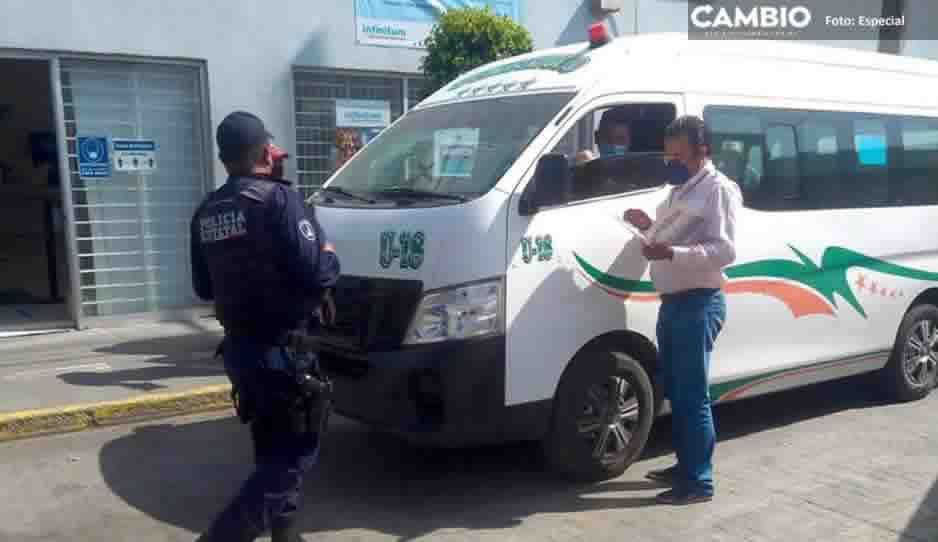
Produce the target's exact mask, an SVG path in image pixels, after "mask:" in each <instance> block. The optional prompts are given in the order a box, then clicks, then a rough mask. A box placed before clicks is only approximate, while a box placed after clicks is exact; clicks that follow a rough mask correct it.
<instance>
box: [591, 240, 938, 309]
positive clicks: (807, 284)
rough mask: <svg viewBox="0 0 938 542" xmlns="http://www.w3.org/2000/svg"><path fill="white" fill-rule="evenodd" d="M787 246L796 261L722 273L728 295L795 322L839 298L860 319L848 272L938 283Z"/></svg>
mask: <svg viewBox="0 0 938 542" xmlns="http://www.w3.org/2000/svg"><path fill="white" fill-rule="evenodd" d="M789 248H791V250H792V251H793V252H794V253H795V255H796V256H797V257H798V259H799V260H800V261H794V260H781V259H770V260H759V261H755V262H749V263H745V264H740V265H735V266H732V267H730V268H728V269H727V270H726V276H727V278H728V279H729V281H728V283H727V285H726V286H725V288H724V291H725V292H726V293H727V294H757V295H766V296H769V297H773V298H775V299H778V300H779V301H781V302H782V303H784V304H785V305H786V306H787V307H788V309H789V310H790V311H791V313H792V315H793V316H794V317H795V318H800V317H803V316H808V315H812V314H820V315H830V316H833V315H834V314H835V310H836V309H837V299H836V298H837V297H838V296H839V297H840V298H841V299H843V300H844V301H846V302H847V303H848V304H849V305H850V306H851V307H853V309H854V310H856V311H857V312H858V313H859V314H860V315H861V316H863V317H864V318H866V317H867V314H866V311H865V310H864V309H863V306H862V305H861V304H860V301H859V300H858V299H857V297H856V294H855V293H854V291H853V289H851V287H850V284H849V282H848V280H847V270H848V269H850V268H852V267H859V268H863V269H866V270H869V271H875V272H879V273H884V274H888V275H893V276H897V277H903V278H908V279H914V280H924V281H930V282H938V273H936V272H932V271H924V270H920V269H914V268H910V267H904V266H901V265H896V264H893V263H890V262H887V261H885V260H879V259H876V258H872V257H869V256H866V255H864V254H860V253H859V252H855V251H852V250H850V249H846V248H841V247H830V248H828V249H827V250H825V251H824V254H823V256H822V258H821V265H820V266H819V265H817V264H815V263H814V262H813V261H811V260H810V259H809V258H808V257H807V256H805V255H804V254H803V253H802V252H800V251H799V250H798V249H796V248H795V247H793V246H790V245H789ZM573 256H574V258H575V259H576V262H577V265H578V266H579V271H580V273H581V274H583V275H584V276H586V277H587V278H588V279H589V280H590V281H592V282H593V283H594V284H596V285H597V286H598V287H600V288H602V289H603V290H604V291H605V292H607V293H609V294H610V295H613V296H617V297H621V298H623V299H628V300H631V301H654V300H657V299H658V296H657V294H656V293H655V288H654V285H653V284H652V283H651V281H643V280H633V279H626V278H622V277H617V276H614V275H611V274H608V273H605V272H603V271H601V270H600V269H598V268H596V267H595V266H593V265H591V264H590V263H589V262H588V261H586V260H585V259H584V258H583V257H581V256H580V255H579V254H577V253H574V254H573Z"/></svg>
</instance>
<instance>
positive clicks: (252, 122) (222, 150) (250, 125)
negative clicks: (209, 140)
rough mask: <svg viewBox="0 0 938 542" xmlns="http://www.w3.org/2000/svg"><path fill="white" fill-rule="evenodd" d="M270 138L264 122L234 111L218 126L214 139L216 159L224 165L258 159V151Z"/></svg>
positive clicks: (249, 114) (255, 117) (250, 115)
mask: <svg viewBox="0 0 938 542" xmlns="http://www.w3.org/2000/svg"><path fill="white" fill-rule="evenodd" d="M271 138H272V136H271V134H270V132H268V131H267V128H266V127H265V126H264V122H263V121H262V120H261V119H260V118H258V117H257V115H253V114H251V113H248V112H246V111H235V112H233V113H231V114H229V115H228V116H227V117H225V118H224V119H223V120H222V121H221V123H220V124H219V125H218V129H217V130H216V132H215V139H216V142H217V143H218V150H219V156H218V158H219V159H220V160H221V161H222V162H224V163H233V164H236V163H240V162H244V161H246V160H256V159H258V149H261V150H263V148H264V146H265V145H266V144H267V143H268V142H269V141H270V139H271Z"/></svg>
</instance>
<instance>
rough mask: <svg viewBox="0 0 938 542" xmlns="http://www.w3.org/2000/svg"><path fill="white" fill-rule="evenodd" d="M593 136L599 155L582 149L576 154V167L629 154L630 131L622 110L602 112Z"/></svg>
mask: <svg viewBox="0 0 938 542" xmlns="http://www.w3.org/2000/svg"><path fill="white" fill-rule="evenodd" d="M595 135H596V147H597V148H598V149H599V155H596V153H594V152H593V151H592V150H590V149H584V150H582V151H580V152H578V153H577V154H576V165H580V164H584V163H586V162H589V161H590V160H595V159H597V158H600V157H606V158H609V157H612V156H622V155H624V154H625V153H627V152H629V149H630V147H631V144H632V130H631V128H630V126H629V123H628V120H627V119H626V117H625V114H624V110H622V109H619V108H616V109H609V110H608V111H606V112H604V113H603V116H602V118H600V120H599V128H598V129H597V130H596V134H595Z"/></svg>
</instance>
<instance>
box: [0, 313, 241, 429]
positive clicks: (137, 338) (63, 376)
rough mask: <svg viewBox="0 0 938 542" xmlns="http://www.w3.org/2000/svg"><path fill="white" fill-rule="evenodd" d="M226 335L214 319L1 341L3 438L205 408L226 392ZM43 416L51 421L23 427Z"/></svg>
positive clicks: (0, 371) (0, 406)
mask: <svg viewBox="0 0 938 542" xmlns="http://www.w3.org/2000/svg"><path fill="white" fill-rule="evenodd" d="M221 335H222V330H221V327H220V326H219V325H218V323H217V322H216V321H215V320H213V319H199V320H195V319H193V320H191V321H179V322H158V323H149V322H148V323H140V324H132V325H125V326H119V327H111V328H107V329H103V328H102V329H92V330H86V331H70V332H65V333H55V334H50V335H35V336H28V337H20V338H7V339H3V340H0V440H7V439H9V438H16V437H20V436H30V434H31V433H34V432H39V433H48V432H58V430H60V429H61V430H74V429H81V428H83V427H84V426H88V425H92V426H93V425H101V424H104V423H107V422H106V421H105V420H104V419H103V418H105V417H107V418H130V419H140V418H141V417H153V415H155V414H169V413H180V412H191V411H198V410H205V409H206V407H208V406H210V405H206V404H205V402H206V399H208V400H210V401H216V400H218V399H220V398H225V397H227V389H226V388H227V384H228V380H227V378H226V377H225V373H224V368H223V367H222V365H221V364H220V362H219V361H217V360H215V359H214V351H215V347H216V346H217V344H218V341H219V340H220V338H221ZM206 394H207V395H206ZM102 403H103V404H104V406H105V407H106V408H105V409H104V410H102V409H101V408H99V407H101V406H102V405H101V404H102ZM89 405H96V408H97V410H89V408H90V407H89ZM154 410H155V411H156V412H153V411H154ZM37 411H38V412H37ZM129 411H132V412H129ZM37 417H39V418H43V419H44V420H45V421H43V422H42V423H40V424H39V426H38V427H36V428H34V429H28V428H24V427H23V425H24V422H23V420H24V419H27V418H30V419H32V418H37ZM112 421H116V420H112ZM32 423H34V424H35V423H36V422H32ZM50 424H51V425H50ZM27 425H28V424H27ZM11 433H15V435H13V434H11Z"/></svg>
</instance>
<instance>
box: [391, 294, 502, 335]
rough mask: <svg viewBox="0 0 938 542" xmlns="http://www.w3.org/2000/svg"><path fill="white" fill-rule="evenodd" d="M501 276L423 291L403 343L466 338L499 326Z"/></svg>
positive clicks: (499, 328) (492, 332) (500, 327)
mask: <svg viewBox="0 0 938 542" xmlns="http://www.w3.org/2000/svg"><path fill="white" fill-rule="evenodd" d="M503 291H504V288H503V283H502V281H501V280H496V281H490V282H482V283H478V284H471V285H467V286H460V287H458V288H452V289H449V290H441V291H438V292H433V293H431V294H427V295H426V296H425V297H424V298H423V299H422V300H421V302H420V306H419V307H417V313H416V314H415V315H414V321H413V322H412V323H411V324H410V328H409V329H408V331H407V337H406V338H405V339H404V344H427V343H436V342H442V341H448V340H453V339H468V338H471V337H483V336H485V335H492V334H495V333H499V332H500V331H501V330H502V306H503V303H502V293H503Z"/></svg>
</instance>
